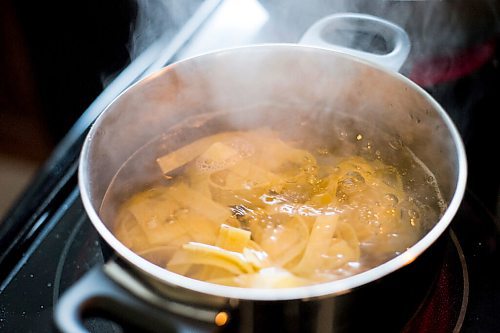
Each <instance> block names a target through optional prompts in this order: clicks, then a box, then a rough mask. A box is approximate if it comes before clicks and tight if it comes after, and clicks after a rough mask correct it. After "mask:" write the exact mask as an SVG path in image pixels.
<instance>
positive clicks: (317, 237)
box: [292, 215, 338, 276]
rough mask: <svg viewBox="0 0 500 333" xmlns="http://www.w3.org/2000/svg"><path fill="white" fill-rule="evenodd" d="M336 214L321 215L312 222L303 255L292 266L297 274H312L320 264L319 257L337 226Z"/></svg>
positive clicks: (325, 249) (326, 248)
mask: <svg viewBox="0 0 500 333" xmlns="http://www.w3.org/2000/svg"><path fill="white" fill-rule="evenodd" d="M337 222H338V216H337V215H321V216H318V217H317V218H316V221H315V222H314V225H313V228H312V231H311V235H310V236H309V241H308V243H307V246H306V249H305V251H304V255H303V257H302V259H301V260H300V262H299V263H298V265H297V266H296V267H294V268H293V270H292V271H293V272H294V273H295V274H297V275H300V276H302V275H305V276H308V275H312V274H314V271H315V270H316V269H317V268H318V267H319V266H320V264H321V257H322V256H323V255H324V254H325V253H326V252H327V251H328V248H329V247H330V243H331V240H332V237H333V234H334V233H335V229H336V227H337Z"/></svg>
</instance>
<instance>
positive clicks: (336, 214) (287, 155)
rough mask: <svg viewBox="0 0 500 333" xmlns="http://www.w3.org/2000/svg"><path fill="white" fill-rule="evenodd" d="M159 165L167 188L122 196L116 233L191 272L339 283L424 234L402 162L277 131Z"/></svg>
mask: <svg viewBox="0 0 500 333" xmlns="http://www.w3.org/2000/svg"><path fill="white" fill-rule="evenodd" d="M156 162H157V164H158V166H159V168H160V169H161V171H162V173H163V174H164V175H165V177H166V178H167V179H168V184H164V185H157V186H154V187H151V188H149V189H147V190H145V191H142V192H139V193H136V194H134V195H133V196H132V197H130V198H129V199H128V200H127V201H125V202H124V203H123V204H122V205H121V206H120V209H119V211H118V214H117V216H116V220H115V224H114V226H115V227H114V233H115V235H116V237H117V238H118V239H119V240H120V241H121V242H123V243H124V244H125V245H126V246H127V247H129V248H130V249H131V250H133V251H135V252H136V253H138V254H139V255H141V256H142V257H144V258H146V259H147V260H149V261H151V262H153V263H155V264H156V265H159V266H161V267H164V268H166V269H168V270H170V271H172V272H176V273H178V274H182V275H185V276H187V277H191V278H194V279H199V280H203V281H208V282H212V283H217V284H223V285H228V286H237V287H248V288H286V287H295V286H302V285H308V284H314V283H321V282H327V281H332V280H336V279H339V278H343V277H346V276H349V275H352V274H356V273H358V272H362V271H364V270H367V269H370V268H372V267H374V266H376V265H378V264H380V263H382V262H383V261H385V260H388V259H390V258H392V257H394V256H396V255H397V254H399V253H401V252H403V251H405V250H406V249H407V248H408V247H409V246H411V245H413V244H414V243H415V242H416V241H417V240H418V239H419V238H420V237H421V235H422V232H423V231H422V223H421V216H420V211H419V207H418V205H416V204H415V203H414V202H412V200H411V197H410V196H409V194H408V193H407V192H406V191H405V186H404V182H403V178H402V175H401V173H400V172H399V171H398V170H397V169H396V168H395V167H393V166H390V165H387V164H385V163H383V162H382V160H381V159H377V158H374V159H371V160H368V159H365V158H362V157H360V156H334V154H331V153H330V152H328V151H326V150H325V149H321V150H319V149H318V150H315V151H312V150H307V149H303V148H301V147H298V146H296V143H295V142H292V141H286V140H284V139H282V138H280V136H279V134H278V133H277V132H275V131H273V130H270V129H257V130H252V131H241V132H224V133H220V134H216V135H212V136H208V137H205V138H202V139H199V140H197V141H195V142H193V143H191V144H188V145H186V146H184V147H181V148H180V149H177V150H175V151H173V152H171V153H169V154H167V155H165V156H161V157H158V159H157V160H156Z"/></svg>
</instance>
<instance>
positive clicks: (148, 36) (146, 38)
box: [129, 0, 197, 59]
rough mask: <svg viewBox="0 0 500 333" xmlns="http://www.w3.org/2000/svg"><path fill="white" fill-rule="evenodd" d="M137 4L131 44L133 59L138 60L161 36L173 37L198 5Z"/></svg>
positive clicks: (154, 0)
mask: <svg viewBox="0 0 500 333" xmlns="http://www.w3.org/2000/svg"><path fill="white" fill-rule="evenodd" d="M136 4H137V15H136V19H135V23H134V25H133V27H132V34H131V39H130V43H129V52H130V57H131V59H135V58H137V57H138V56H139V55H140V54H141V53H142V52H143V51H144V50H145V49H146V48H147V47H148V46H150V45H151V44H153V43H154V42H155V41H156V40H158V39H159V38H160V37H161V36H165V37H166V38H168V37H173V36H174V35H175V33H176V32H177V31H178V30H179V27H180V26H181V25H182V24H183V23H185V21H186V18H188V17H189V15H192V13H193V11H194V10H193V7H194V6H195V5H197V4H193V3H192V2H191V1H175V0H148V1H141V0H138V1H137V3H136Z"/></svg>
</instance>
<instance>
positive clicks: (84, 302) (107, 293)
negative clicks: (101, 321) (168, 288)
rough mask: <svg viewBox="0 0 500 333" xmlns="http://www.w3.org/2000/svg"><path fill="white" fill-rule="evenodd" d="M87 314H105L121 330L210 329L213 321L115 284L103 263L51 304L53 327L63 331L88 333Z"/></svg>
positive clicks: (212, 327) (200, 330) (202, 330)
mask: <svg viewBox="0 0 500 333" xmlns="http://www.w3.org/2000/svg"><path fill="white" fill-rule="evenodd" d="M87 318H105V319H108V320H109V319H110V320H111V321H113V322H115V323H117V324H118V325H119V326H120V327H121V328H122V329H123V330H124V331H125V332H138V331H147V332H179V331H181V330H182V329H185V328H186V327H187V328H189V329H190V330H191V331H192V332H209V331H213V330H214V327H215V325H213V324H210V325H209V324H208V323H200V322H194V321H192V320H189V319H187V318H186V319H185V320H184V318H180V317H178V316H177V317H176V318H174V316H173V315H172V314H170V313H168V312H166V311H164V310H163V309H160V308H159V307H156V306H153V305H151V304H149V303H147V302H145V301H143V300H141V299H139V298H138V297H136V296H134V295H132V294H131V293H130V292H129V291H127V290H125V289H123V288H122V287H121V286H119V285H118V284H117V283H116V282H115V281H114V280H113V279H112V278H110V277H109V276H108V274H107V273H106V271H105V267H104V266H97V267H94V268H93V269H92V270H90V271H89V272H88V273H86V274H85V275H84V276H83V278H81V279H80V280H79V281H78V282H77V283H76V284H74V285H73V286H71V287H70V288H69V289H68V290H67V291H66V292H65V293H64V294H63V296H62V297H61V298H60V299H59V301H58V303H57V304H56V307H55V312H54V321H55V324H56V327H57V328H58V329H59V330H60V331H61V332H64V333H88V332H89V331H88V330H87V328H86V327H85V325H84V320H85V319H87Z"/></svg>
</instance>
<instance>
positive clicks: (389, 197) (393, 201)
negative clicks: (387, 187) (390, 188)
mask: <svg viewBox="0 0 500 333" xmlns="http://www.w3.org/2000/svg"><path fill="white" fill-rule="evenodd" d="M384 199H385V202H386V203H388V204H389V205H390V206H393V207H394V206H396V205H397V204H398V202H399V199H398V197H397V195H395V194H392V193H387V194H386V195H384Z"/></svg>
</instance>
